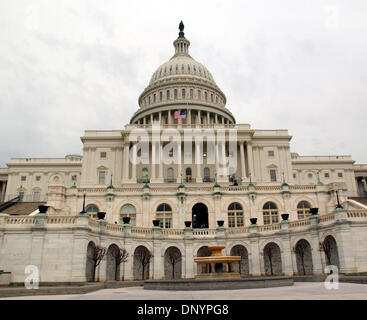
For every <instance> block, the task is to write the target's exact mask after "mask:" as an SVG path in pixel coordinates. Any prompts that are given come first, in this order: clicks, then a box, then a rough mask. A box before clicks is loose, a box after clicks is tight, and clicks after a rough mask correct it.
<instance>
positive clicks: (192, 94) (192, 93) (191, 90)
mask: <svg viewBox="0 0 367 320" xmlns="http://www.w3.org/2000/svg"><path fill="white" fill-rule="evenodd" d="M193 97H194V90H193V89H190V99H192V98H193Z"/></svg>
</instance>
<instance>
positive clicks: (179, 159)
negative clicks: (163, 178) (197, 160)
mask: <svg viewBox="0 0 367 320" xmlns="http://www.w3.org/2000/svg"><path fill="white" fill-rule="evenodd" d="M181 174H182V152H181V143H178V145H177V180H176V181H177V183H180V182H181Z"/></svg>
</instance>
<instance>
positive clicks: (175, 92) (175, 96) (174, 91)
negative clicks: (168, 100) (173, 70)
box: [173, 89, 177, 99]
mask: <svg viewBox="0 0 367 320" xmlns="http://www.w3.org/2000/svg"><path fill="white" fill-rule="evenodd" d="M173 95H174V98H175V99H177V89H175V90H173Z"/></svg>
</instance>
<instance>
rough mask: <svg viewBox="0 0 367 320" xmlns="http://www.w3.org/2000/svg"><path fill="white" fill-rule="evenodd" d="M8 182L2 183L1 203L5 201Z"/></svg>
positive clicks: (0, 190) (0, 183)
mask: <svg viewBox="0 0 367 320" xmlns="http://www.w3.org/2000/svg"><path fill="white" fill-rule="evenodd" d="M6 185H7V181H0V202H4V201H5V193H6Z"/></svg>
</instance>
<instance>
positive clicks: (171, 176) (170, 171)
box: [167, 168, 175, 182]
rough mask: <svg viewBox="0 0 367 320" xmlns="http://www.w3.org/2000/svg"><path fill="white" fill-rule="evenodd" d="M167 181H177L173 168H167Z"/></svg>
mask: <svg viewBox="0 0 367 320" xmlns="http://www.w3.org/2000/svg"><path fill="white" fill-rule="evenodd" d="M167 182H175V181H174V171H173V169H172V168H168V169H167Z"/></svg>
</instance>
